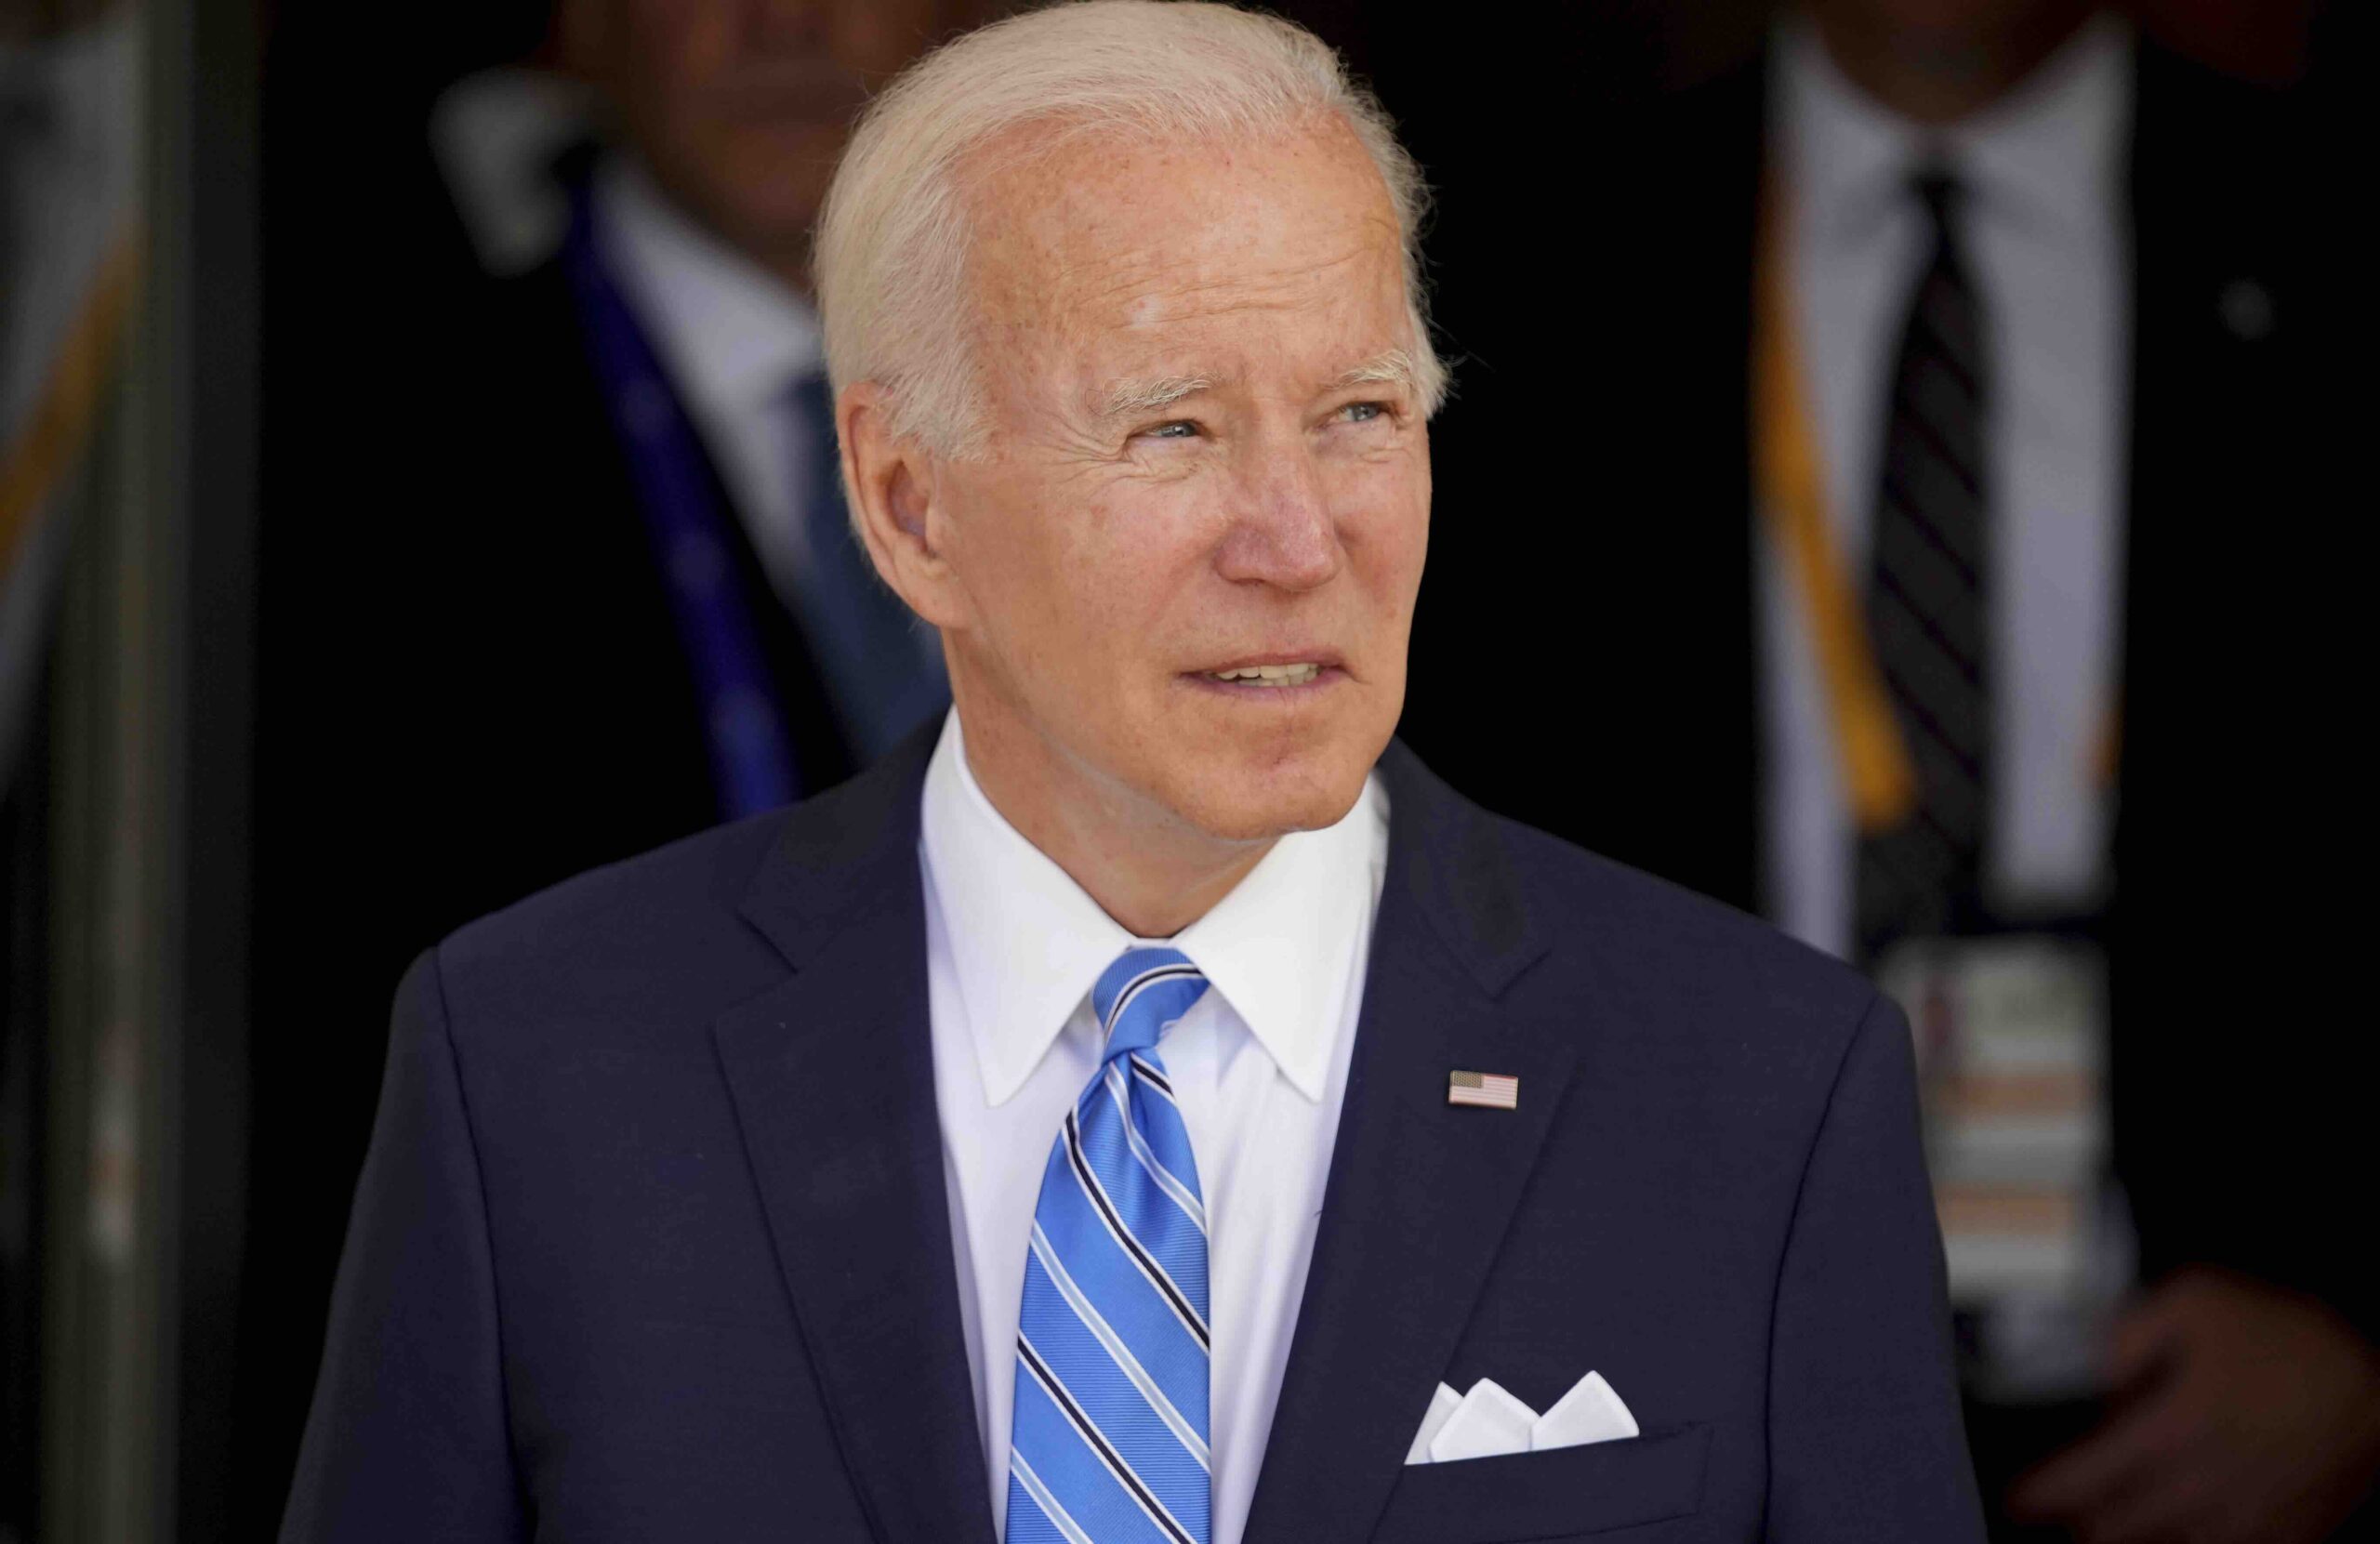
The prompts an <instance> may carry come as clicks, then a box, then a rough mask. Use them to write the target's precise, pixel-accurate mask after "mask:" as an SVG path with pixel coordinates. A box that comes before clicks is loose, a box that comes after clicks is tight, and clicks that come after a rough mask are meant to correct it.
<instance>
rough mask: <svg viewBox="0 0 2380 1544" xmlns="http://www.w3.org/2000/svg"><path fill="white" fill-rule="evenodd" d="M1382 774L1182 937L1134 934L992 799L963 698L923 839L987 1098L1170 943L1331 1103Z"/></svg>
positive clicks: (1381, 811) (932, 783) (1368, 893)
mask: <svg viewBox="0 0 2380 1544" xmlns="http://www.w3.org/2000/svg"><path fill="white" fill-rule="evenodd" d="M1387 797H1388V796H1387V793H1386V791H1385V790H1384V789H1383V788H1382V785H1381V784H1380V780H1379V779H1378V778H1377V777H1373V778H1369V779H1367V780H1366V783H1365V788H1364V795H1363V797H1362V798H1359V799H1357V800H1356V803H1355V808H1354V809H1353V810H1351V811H1349V812H1347V814H1346V815H1345V816H1344V817H1343V818H1342V819H1341V820H1340V821H1339V822H1338V824H1336V825H1330V826H1327V827H1325V828H1324V829H1322V830H1319V831H1301V832H1293V833H1291V834H1290V835H1289V836H1286V837H1284V838H1281V839H1280V840H1279V841H1277V842H1276V843H1274V844H1273V850H1272V851H1270V852H1267V853H1266V854H1265V855H1264V858H1263V861H1262V862H1260V863H1259V864H1257V865H1256V866H1255V868H1253V869H1252V870H1250V872H1249V875H1248V877H1247V878H1244V879H1242V880H1241V881H1240V882H1239V884H1238V886H1237V887H1236V888H1235V889H1234V890H1233V891H1232V892H1231V893H1230V894H1229V895H1227V896H1225V897H1224V898H1223V900H1222V901H1221V902H1219V903H1217V904H1216V905H1215V907H1214V909H1213V910H1211V911H1210V912H1208V913H1207V915H1206V916H1204V917H1200V918H1199V919H1198V920H1197V922H1194V923H1192V924H1191V925H1190V926H1189V927H1187V928H1184V929H1183V930H1182V931H1181V933H1180V934H1178V935H1177V936H1175V937H1174V938H1172V939H1170V940H1162V941H1160V940H1149V939H1135V938H1133V937H1132V935H1131V933H1129V932H1127V931H1125V930H1124V929H1123V928H1121V927H1119V926H1118V925H1117V923H1116V921H1115V919H1114V918H1112V917H1109V916H1108V915H1107V914H1106V913H1105V912H1104V911H1102V910H1100V908H1099V904H1098V903H1097V902H1095V901H1093V900H1092V899H1091V897H1090V895H1089V894H1087V893H1086V892H1085V891H1083V889H1082V887H1081V886H1079V885H1078V884H1076V883H1075V882H1074V880H1073V879H1072V878H1069V877H1068V876H1067V875H1066V873H1065V871H1064V869H1062V868H1060V867H1059V866H1058V865H1057V864H1055V863H1053V862H1051V859H1050V858H1049V857H1048V856H1047V855H1046V854H1044V853H1043V852H1042V851H1040V850H1039V849H1038V848H1036V847H1035V846H1034V845H1033V844H1032V843H1031V842H1029V841H1027V840H1026V839H1025V837H1024V836H1023V835H1022V834H1021V833H1020V832H1018V831H1017V829H1016V828H1015V827H1014V826H1012V825H1010V824H1009V823H1008V821H1007V819H1006V818H1005V817H1003V816H1002V815H1001V814H1000V812H998V810H997V809H995V808H993V806H992V802H991V800H990V799H989V798H986V797H985V793H984V791H983V788H982V787H981V786H980V785H978V784H977V783H976V781H975V776H974V773H973V772H972V771H971V770H970V769H969V767H968V765H967V754H966V745H965V740H964V737H963V735H962V734H961V732H960V729H959V714H958V711H957V710H956V709H955V708H954V709H953V710H952V711H951V714H950V716H949V718H948V719H945V721H944V726H943V732H942V740H941V743H940V744H939V745H937V746H935V747H934V754H933V760H932V763H931V765H930V766H929V767H928V768H927V771H926V781H925V793H924V809H923V822H922V829H921V836H920V843H921V846H922V848H923V851H924V859H925V866H926V872H927V876H928V881H929V882H930V883H931V884H932V886H933V887H934V896H935V899H936V900H937V901H938V902H939V903H940V904H941V907H942V914H943V917H944V920H945V924H946V927H945V932H946V933H947V935H948V939H949V944H950V954H951V960H952V964H953V965H954V967H955V968H956V970H957V975H958V985H959V996H960V999H961V1000H962V1001H963V1002H964V1004H965V1006H966V1010H967V1023H968V1030H969V1034H970V1035H971V1036H972V1038H973V1040H974V1045H975V1062H976V1065H977V1066H978V1067H979V1068H980V1069H981V1071H982V1074H983V1079H984V1098H985V1102H987V1103H990V1104H994V1105H998V1104H1004V1103H1006V1102H1008V1101H1009V1100H1010V1099H1012V1098H1013V1097H1014V1096H1015V1094H1016V1092H1017V1090H1018V1089H1021V1088H1023V1087H1024V1086H1025V1080H1026V1079H1027V1078H1028V1077H1030V1076H1032V1074H1033V1069H1034V1068H1035V1067H1037V1066H1038V1065H1039V1064H1040V1062H1041V1058H1042V1057H1044V1056H1045V1055H1047V1054H1049V1050H1050V1047H1051V1044H1052V1043H1053V1042H1055V1041H1056V1039H1057V1037H1058V1035H1059V1033H1060V1032H1061V1031H1062V1030H1063V1029H1064V1027H1065V1024H1066V1021H1067V1020H1068V1019H1069V1018H1070V1017H1072V1015H1073V1013H1074V1011H1075V1010H1076V1008H1077V1007H1078V1006H1079V1005H1080V1003H1081V1002H1082V1000H1083V998H1084V997H1085V996H1088V995H1089V994H1090V992H1091V985H1092V983H1094V982H1096V981H1097V980H1098V979H1099V974H1100V972H1101V971H1102V970H1105V969H1106V968H1107V967H1108V965H1109V964H1110V963H1112V962H1113V961H1114V960H1115V958H1116V957H1117V955H1118V954H1120V953H1122V952H1123V951H1124V950H1125V949H1127V948H1129V947H1131V946H1132V945H1133V944H1152V943H1158V942H1163V943H1165V944H1168V945H1169V946H1170V947H1172V948H1175V949H1179V950H1181V951H1182V952H1183V954H1185V955H1187V956H1189V957H1190V960H1191V962H1192V963H1193V964H1195V965H1197V967H1198V969H1199V970H1200V971H1201V972H1202V973H1204V974H1205V976H1206V978H1207V981H1208V983H1209V985H1210V988H1211V989H1212V990H1214V991H1216V992H1219V993H1221V994H1222V995H1223V1000H1224V1001H1226V1002H1228V1003H1229V1004H1230V1005H1231V1007H1232V1009H1233V1010H1234V1011H1236V1013H1237V1014H1238V1015H1239V1017H1240V1019H1241V1020H1242V1021H1243V1022H1244V1023H1246V1024H1247V1025H1248V1028H1249V1030H1250V1033H1251V1034H1252V1035H1253V1036H1255V1038H1256V1041H1257V1043H1258V1044H1259V1045H1261V1046H1262V1047H1263V1049H1264V1051H1265V1054H1267V1055H1268V1056H1270V1057H1271V1058H1272V1059H1273V1062H1274V1064H1275V1065H1276V1067H1278V1068H1279V1069H1280V1071H1281V1074H1282V1076H1285V1077H1287V1078H1288V1079H1289V1083H1290V1084H1291V1086H1293V1087H1294V1088H1296V1089H1297V1090H1298V1092H1299V1093H1301V1094H1302V1095H1303V1096H1305V1098H1306V1099H1307V1100H1309V1101H1312V1102H1320V1101H1321V1099H1322V1096H1323V1092H1324V1088H1325V1085H1326V1082H1327V1080H1328V1076H1329V1067H1330V1052H1331V1049H1332V1046H1333V1044H1334V1042H1335V1040H1336V1037H1337V1034H1338V1027H1339V1023H1340V1022H1341V1020H1342V1017H1343V1016H1344V1013H1345V1010H1346V1007H1347V1004H1346V993H1347V991H1348V990H1349V988H1350V984H1351V982H1352V979H1353V972H1352V970H1351V969H1350V967H1351V966H1352V965H1353V964H1354V962H1355V957H1356V956H1355V951H1356V950H1360V949H1362V948H1365V947H1367V946H1368V945H1369V939H1370V934H1371V917H1372V912H1373V908H1374V905H1375V904H1376V901H1377V898H1378V895H1379V890H1380V878H1381V873H1382V867H1383V864H1385V861H1386V851H1387V838H1388V804H1387Z"/></svg>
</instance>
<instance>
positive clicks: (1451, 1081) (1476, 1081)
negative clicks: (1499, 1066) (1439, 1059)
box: [1447, 1072, 1521, 1110]
mask: <svg viewBox="0 0 2380 1544" xmlns="http://www.w3.org/2000/svg"><path fill="white" fill-rule="evenodd" d="M1447 1102H1448V1103H1449V1104H1476V1105H1478V1106H1479V1107H1480V1108H1481V1109H1483V1110H1517V1109H1519V1108H1520V1107H1521V1080H1520V1079H1519V1078H1517V1077H1506V1076H1504V1075H1503V1074H1501V1073H1492V1072H1450V1073H1448V1074H1447Z"/></svg>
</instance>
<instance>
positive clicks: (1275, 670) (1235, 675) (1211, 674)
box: [1207, 665, 1322, 686]
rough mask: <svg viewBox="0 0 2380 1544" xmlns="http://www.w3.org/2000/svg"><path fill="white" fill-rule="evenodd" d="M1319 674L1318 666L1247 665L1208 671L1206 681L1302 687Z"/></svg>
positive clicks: (1320, 667) (1319, 668) (1320, 669)
mask: <svg viewBox="0 0 2380 1544" xmlns="http://www.w3.org/2000/svg"><path fill="white" fill-rule="evenodd" d="M1321 674H1322V666H1319V665H1249V666H1241V667H1240V668H1238V669H1236V670H1210V671H1208V672H1207V679H1208V680H1229V681H1241V682H1244V683H1246V684H1248V685H1250V686H1303V685H1304V684H1305V683H1306V682H1308V681H1310V680H1314V679H1315V678H1316V676H1319V675H1321Z"/></svg>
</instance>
